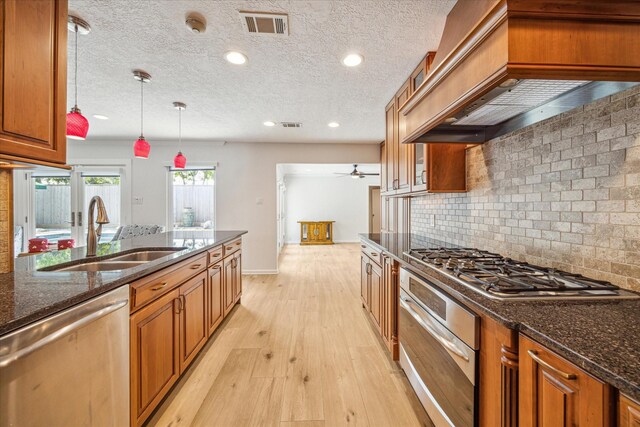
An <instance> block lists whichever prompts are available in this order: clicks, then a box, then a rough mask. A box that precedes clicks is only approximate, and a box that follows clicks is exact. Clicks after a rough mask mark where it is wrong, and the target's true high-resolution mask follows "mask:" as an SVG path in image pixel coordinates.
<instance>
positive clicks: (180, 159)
mask: <svg viewBox="0 0 640 427" xmlns="http://www.w3.org/2000/svg"><path fill="white" fill-rule="evenodd" d="M173 107H174V108H175V109H176V110H178V154H176V156H175V157H174V158H173V167H175V168H176V169H184V167H185V166H186V165H187V158H186V157H185V156H184V154H182V110H186V109H187V105H186V104H184V103H182V102H174V103H173Z"/></svg>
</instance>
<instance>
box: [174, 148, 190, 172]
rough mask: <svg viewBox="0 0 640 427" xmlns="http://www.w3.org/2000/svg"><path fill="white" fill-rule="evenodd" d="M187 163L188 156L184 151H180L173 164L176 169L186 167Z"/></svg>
mask: <svg viewBox="0 0 640 427" xmlns="http://www.w3.org/2000/svg"><path fill="white" fill-rule="evenodd" d="M186 165H187V158H186V157H185V156H184V154H182V151H178V154H177V155H176V156H175V157H174V158H173V166H174V167H175V168H176V169H184V167H185V166H186Z"/></svg>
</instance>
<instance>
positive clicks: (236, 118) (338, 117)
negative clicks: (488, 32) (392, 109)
mask: <svg viewBox="0 0 640 427" xmlns="http://www.w3.org/2000/svg"><path fill="white" fill-rule="evenodd" d="M454 3H455V0H415V1H414V0H396V1H393V0H377V1H365V0H341V1H340V0H332V1H329V0H327V1H322V0H315V1H303V0H291V1H275V0H272V1H266V0H261V1H222V0H219V1H177V0H172V1H169V0H110V1H103V0H70V2H69V10H70V13H74V14H77V15H78V16H80V17H82V18H83V19H85V20H87V21H88V22H89V24H90V25H91V27H92V31H91V33H90V34H89V35H86V36H80V37H79V42H78V43H79V49H78V54H79V61H80V63H79V70H78V87H79V95H78V96H79V100H78V101H79V102H78V104H79V107H80V108H81V109H82V112H83V114H84V115H85V116H86V117H87V118H89V121H90V124H91V128H90V131H89V137H88V138H90V139H121V138H124V139H131V140H133V139H135V138H136V137H137V136H138V134H139V127H140V124H139V121H140V118H139V117H140V112H139V108H140V107H139V105H140V84H139V83H138V82H136V81H135V80H134V79H133V77H132V74H131V72H132V70H133V69H136V68H141V69H143V70H145V71H147V72H149V73H150V74H151V75H152V77H153V80H152V82H151V83H150V84H147V85H145V136H146V137H147V139H148V140H150V141H151V142H153V140H154V139H155V140H163V139H174V138H176V137H177V133H178V132H177V128H178V113H177V111H176V110H174V109H173V106H172V102H173V101H182V102H184V103H186V104H187V110H186V111H185V112H184V113H183V137H184V138H186V139H192V140H207V141H230V142H233V141H246V142H263V141H264V142H377V141H381V140H382V139H384V106H385V105H386V103H387V101H388V100H389V99H390V98H391V96H392V95H393V93H394V92H395V91H396V89H397V88H398V87H399V86H400V85H401V83H402V81H403V80H404V79H405V78H406V77H407V76H408V74H409V73H410V72H411V71H412V69H413V67H414V66H415V65H416V64H417V63H418V61H419V60H420V58H421V57H422V56H423V55H424V53H425V52H426V51H428V50H434V49H436V48H437V46H438V42H439V39H440V35H441V33H442V29H443V25H444V20H445V17H446V15H447V13H448V12H449V10H450V9H451V7H452V6H453V4H454ZM239 10H251V11H265V12H286V13H288V14H289V28H290V35H289V36H288V37H283V36H280V37H279V36H268V35H267V36H265V35H254V34H248V33H244V30H243V27H242V23H241V22H242V21H241V20H240V15H239V13H238V11H239ZM191 11H196V12H199V13H201V14H202V15H203V16H204V17H205V18H206V20H207V30H206V32H205V33H203V34H192V33H191V32H189V30H188V29H187V27H186V26H185V25H184V21H185V16H186V15H187V13H188V12H191ZM73 36H74V34H72V33H70V37H69V67H70V68H69V71H70V72H69V93H68V104H69V108H70V107H71V106H72V105H73V80H72V78H73V55H74V44H73V43H74V38H73ZM229 50H240V51H242V52H244V53H245V54H246V55H247V56H248V58H249V61H248V63H246V64H245V65H243V66H235V65H231V64H229V63H227V62H226V60H224V58H223V55H224V53H225V52H227V51H229ZM354 51H355V52H359V53H361V54H363V55H364V57H365V61H364V63H363V64H362V65H361V66H359V67H357V68H347V67H344V66H343V65H342V64H341V58H342V57H343V56H344V55H345V54H347V53H350V52H354ZM93 114H103V115H106V116H108V117H109V120H106V121H101V120H97V119H94V118H93V117H92V116H93ZM265 120H273V121H276V122H283V121H296V122H302V123H303V127H302V128H299V129H285V128H282V127H280V126H276V127H273V128H267V127H265V126H263V124H262V123H263V122H264V121H265ZM330 121H337V122H339V123H340V125H341V126H340V127H338V128H335V129H334V128H329V127H327V123H328V122H330Z"/></svg>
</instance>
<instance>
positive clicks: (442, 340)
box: [400, 298, 469, 362]
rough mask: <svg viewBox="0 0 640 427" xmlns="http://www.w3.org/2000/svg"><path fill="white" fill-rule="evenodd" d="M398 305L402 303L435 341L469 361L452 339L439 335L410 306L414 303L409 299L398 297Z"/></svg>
mask: <svg viewBox="0 0 640 427" xmlns="http://www.w3.org/2000/svg"><path fill="white" fill-rule="evenodd" d="M400 305H402V307H404V308H405V310H407V311H408V312H409V314H411V316H412V317H413V318H414V319H415V320H416V322H418V323H419V324H420V325H421V326H422V327H423V328H424V329H425V330H426V331H427V332H429V334H430V335H431V336H432V337H433V338H435V339H436V341H438V342H439V343H440V344H442V346H443V347H444V348H446V349H447V350H449V351H450V352H451V353H453V354H455V355H456V356H458V357H459V358H461V359H463V360H464V361H466V362H468V361H469V356H467V355H466V353H465V352H464V351H463V350H462V349H461V348H460V347H458V346H457V345H456V344H455V343H454V342H453V341H451V340H450V339H448V338H447V337H445V336H443V335H441V334H440V333H439V332H438V331H437V330H436V329H435V328H434V327H433V325H432V324H431V321H430V320H428V319H425V318H424V317H423V316H421V315H420V313H419V312H417V311H416V310H415V309H414V308H413V307H412V305H414V303H413V302H411V301H410V300H407V299H404V298H401V299H400Z"/></svg>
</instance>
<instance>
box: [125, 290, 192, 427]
mask: <svg viewBox="0 0 640 427" xmlns="http://www.w3.org/2000/svg"><path fill="white" fill-rule="evenodd" d="M179 300H180V290H179V289H175V290H173V291H171V292H168V293H167V294H165V295H164V296H162V297H160V298H159V299H158V300H156V301H154V302H152V303H151V304H149V305H147V306H146V307H144V308H142V309H141V310H139V311H137V312H136V313H134V314H133V315H132V316H131V320H130V322H131V324H130V334H131V425H132V426H137V425H140V424H142V422H143V421H144V420H145V419H146V418H147V417H148V416H149V415H150V414H151V412H152V411H153V410H154V409H155V407H156V406H157V405H158V403H159V402H160V400H162V398H163V397H164V395H165V394H166V393H167V392H168V391H169V389H170V388H171V386H172V385H173V384H174V383H175V382H176V381H177V380H178V377H179V376H180V355H179V353H180V352H179V350H178V347H179V343H180V302H179Z"/></svg>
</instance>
